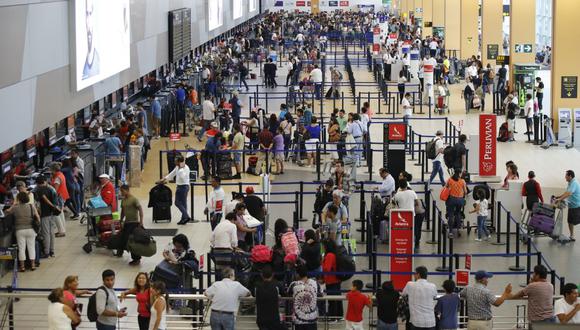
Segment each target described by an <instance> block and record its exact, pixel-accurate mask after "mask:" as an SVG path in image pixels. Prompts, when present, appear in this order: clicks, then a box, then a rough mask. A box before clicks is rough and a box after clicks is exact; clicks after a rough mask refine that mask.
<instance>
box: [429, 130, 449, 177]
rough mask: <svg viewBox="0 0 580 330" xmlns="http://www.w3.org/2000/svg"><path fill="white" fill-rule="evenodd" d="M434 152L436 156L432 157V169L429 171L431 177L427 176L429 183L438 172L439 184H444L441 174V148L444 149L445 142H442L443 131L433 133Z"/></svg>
mask: <svg viewBox="0 0 580 330" xmlns="http://www.w3.org/2000/svg"><path fill="white" fill-rule="evenodd" d="M433 141H435V153H436V156H435V158H434V159H433V163H432V164H433V171H432V172H431V177H430V178H429V184H431V183H433V180H434V179H435V176H437V174H439V179H440V180H441V185H442V186H445V176H444V175H443V165H442V164H443V150H444V149H445V143H444V142H443V132H442V131H437V133H435V138H433Z"/></svg>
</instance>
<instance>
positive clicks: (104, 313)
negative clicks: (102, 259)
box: [95, 269, 127, 330]
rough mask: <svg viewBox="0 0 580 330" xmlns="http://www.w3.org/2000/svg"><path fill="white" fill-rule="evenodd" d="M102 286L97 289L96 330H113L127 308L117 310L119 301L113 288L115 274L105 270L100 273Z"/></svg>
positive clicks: (125, 313) (125, 314) (124, 314)
mask: <svg viewBox="0 0 580 330" xmlns="http://www.w3.org/2000/svg"><path fill="white" fill-rule="evenodd" d="M102 278H103V285H102V286H101V287H99V288H98V289H97V292H96V293H95V294H96V307H97V314H98V315H99V318H98V319H97V330H115V329H117V321H118V320H119V319H120V318H123V317H125V316H127V308H122V309H119V300H118V299H117V294H116V293H115V290H114V289H113V287H114V286H115V272H114V271H112V270H110V269H107V270H105V271H103V273H102Z"/></svg>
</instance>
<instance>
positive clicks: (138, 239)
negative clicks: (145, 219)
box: [131, 226, 152, 244]
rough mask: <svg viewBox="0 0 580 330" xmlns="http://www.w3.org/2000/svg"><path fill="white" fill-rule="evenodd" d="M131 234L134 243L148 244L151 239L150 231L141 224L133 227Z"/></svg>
mask: <svg viewBox="0 0 580 330" xmlns="http://www.w3.org/2000/svg"><path fill="white" fill-rule="evenodd" d="M131 235H132V236H133V240H134V241H135V243H140V244H149V243H150V242H151V240H152V237H151V233H150V232H149V231H148V230H147V229H145V228H143V226H139V227H137V228H135V229H133V232H132V233H131Z"/></svg>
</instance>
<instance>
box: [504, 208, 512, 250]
mask: <svg viewBox="0 0 580 330" xmlns="http://www.w3.org/2000/svg"><path fill="white" fill-rule="evenodd" d="M510 218H511V212H510V211H508V212H507V214H506V220H507V232H506V246H505V253H506V254H510V241H511V238H510V236H511V231H512V226H511V221H510Z"/></svg>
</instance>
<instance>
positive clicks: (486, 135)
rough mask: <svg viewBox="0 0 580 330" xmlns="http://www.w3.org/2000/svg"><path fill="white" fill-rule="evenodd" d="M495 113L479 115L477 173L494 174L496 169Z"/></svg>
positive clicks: (481, 174)
mask: <svg viewBox="0 0 580 330" xmlns="http://www.w3.org/2000/svg"><path fill="white" fill-rule="evenodd" d="M496 128H497V119H496V116H495V115H490V114H485V115H479V175H480V176H494V175H496V171H497V159H496V142H497V140H496V138H495V137H496Z"/></svg>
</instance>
